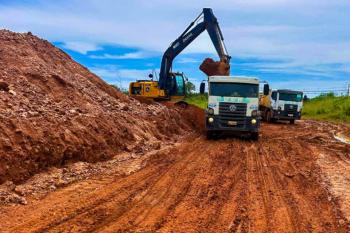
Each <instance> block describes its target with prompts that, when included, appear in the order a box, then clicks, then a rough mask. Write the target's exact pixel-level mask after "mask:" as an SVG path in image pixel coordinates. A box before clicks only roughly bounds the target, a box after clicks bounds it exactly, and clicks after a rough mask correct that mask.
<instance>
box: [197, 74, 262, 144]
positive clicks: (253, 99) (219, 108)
mask: <svg viewBox="0 0 350 233" xmlns="http://www.w3.org/2000/svg"><path fill="white" fill-rule="evenodd" d="M201 89H202V91H201V92H203V87H201ZM258 108H259V80H258V79H257V78H253V77H242V76H210V77H209V78H208V108H207V110H206V130H207V137H208V138H211V137H212V136H213V135H214V134H217V133H221V132H225V131H226V132H234V133H239V134H242V133H245V134H250V136H251V138H252V139H254V140H258V138H259V127H260V112H259V110H258Z"/></svg>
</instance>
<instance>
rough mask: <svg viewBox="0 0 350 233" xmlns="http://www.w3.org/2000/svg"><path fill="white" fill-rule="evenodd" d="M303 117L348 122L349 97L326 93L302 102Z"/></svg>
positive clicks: (349, 118) (349, 110) (349, 115)
mask: <svg viewBox="0 0 350 233" xmlns="http://www.w3.org/2000/svg"><path fill="white" fill-rule="evenodd" d="M302 115H303V117H305V118H309V119H318V120H335V121H346V122H350V97H348V96H339V97H337V96H335V95H334V93H327V94H323V95H320V96H318V97H316V98H313V99H310V100H309V101H307V102H304V107H303V113H302Z"/></svg>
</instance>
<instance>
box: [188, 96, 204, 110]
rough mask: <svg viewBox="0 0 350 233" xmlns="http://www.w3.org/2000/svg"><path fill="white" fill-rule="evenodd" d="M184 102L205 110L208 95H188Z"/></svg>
mask: <svg viewBox="0 0 350 233" xmlns="http://www.w3.org/2000/svg"><path fill="white" fill-rule="evenodd" d="M185 101H186V102H187V103H189V104H192V105H195V106H197V107H199V108H202V109H206V108H207V104H208V95H207V94H204V95H201V94H197V93H194V94H188V95H187V96H186V99H185Z"/></svg>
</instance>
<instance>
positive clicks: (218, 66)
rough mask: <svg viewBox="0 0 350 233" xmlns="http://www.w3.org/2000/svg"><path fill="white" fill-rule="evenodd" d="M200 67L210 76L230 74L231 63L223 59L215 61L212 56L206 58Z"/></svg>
mask: <svg viewBox="0 0 350 233" xmlns="http://www.w3.org/2000/svg"><path fill="white" fill-rule="evenodd" d="M199 69H200V70H201V71H203V72H204V73H205V74H206V75H208V76H213V75H225V76H227V75H230V65H229V64H227V63H226V62H222V61H218V62H216V61H214V60H213V59H211V58H206V59H205V60H204V61H203V62H202V64H201V65H200V66H199Z"/></svg>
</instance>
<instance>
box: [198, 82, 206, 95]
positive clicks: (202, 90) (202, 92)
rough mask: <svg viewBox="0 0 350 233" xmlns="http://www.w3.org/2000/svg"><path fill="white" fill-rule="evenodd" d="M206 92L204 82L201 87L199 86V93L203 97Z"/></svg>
mask: <svg viewBox="0 0 350 233" xmlns="http://www.w3.org/2000/svg"><path fill="white" fill-rule="evenodd" d="M204 92H205V82H202V83H201V85H200V86H199V93H200V94H201V95H203V94H204Z"/></svg>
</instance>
